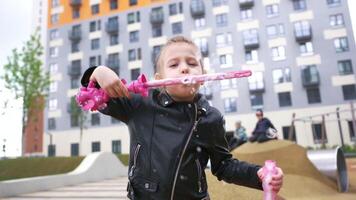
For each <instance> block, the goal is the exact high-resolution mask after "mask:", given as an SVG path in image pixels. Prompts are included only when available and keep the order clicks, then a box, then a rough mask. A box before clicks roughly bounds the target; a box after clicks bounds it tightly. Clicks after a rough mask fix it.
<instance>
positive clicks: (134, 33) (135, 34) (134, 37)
mask: <svg viewBox="0 0 356 200" xmlns="http://www.w3.org/2000/svg"><path fill="white" fill-rule="evenodd" d="M129 35H130V42H138V40H139V32H138V31H131V32H130V33H129Z"/></svg>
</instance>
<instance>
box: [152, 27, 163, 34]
mask: <svg viewBox="0 0 356 200" xmlns="http://www.w3.org/2000/svg"><path fill="white" fill-rule="evenodd" d="M161 36H162V25H158V26H157V25H156V26H152V37H161Z"/></svg>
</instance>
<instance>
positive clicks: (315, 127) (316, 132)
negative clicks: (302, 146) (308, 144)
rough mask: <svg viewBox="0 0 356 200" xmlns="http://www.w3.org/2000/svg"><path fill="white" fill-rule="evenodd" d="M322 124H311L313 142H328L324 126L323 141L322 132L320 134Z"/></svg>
mask: <svg viewBox="0 0 356 200" xmlns="http://www.w3.org/2000/svg"><path fill="white" fill-rule="evenodd" d="M322 129H323V128H322V124H320V123H319V124H312V132H313V138H314V143H315V144H320V143H323V142H325V143H327V142H328V138H327V135H326V129H325V128H324V131H325V133H324V134H325V138H324V141H323V134H322Z"/></svg>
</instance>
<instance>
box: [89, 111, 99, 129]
mask: <svg viewBox="0 0 356 200" xmlns="http://www.w3.org/2000/svg"><path fill="white" fill-rule="evenodd" d="M91 125H92V126H99V125H100V115H99V113H92V114H91Z"/></svg>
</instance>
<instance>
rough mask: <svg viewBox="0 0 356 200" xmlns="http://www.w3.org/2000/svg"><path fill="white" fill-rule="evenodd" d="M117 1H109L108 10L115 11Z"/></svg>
mask: <svg viewBox="0 0 356 200" xmlns="http://www.w3.org/2000/svg"><path fill="white" fill-rule="evenodd" d="M117 1H118V0H110V10H116V9H117V8H118V7H119V6H118V3H117Z"/></svg>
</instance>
